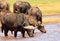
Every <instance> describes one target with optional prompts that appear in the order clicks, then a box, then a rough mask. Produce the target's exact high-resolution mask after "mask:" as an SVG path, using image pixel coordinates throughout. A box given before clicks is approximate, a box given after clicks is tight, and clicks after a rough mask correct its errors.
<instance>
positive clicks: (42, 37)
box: [0, 23, 60, 41]
mask: <svg viewBox="0 0 60 41" xmlns="http://www.w3.org/2000/svg"><path fill="white" fill-rule="evenodd" d="M44 27H45V29H46V31H47V33H42V32H40V31H39V30H38V29H36V30H35V33H34V37H32V38H30V37H29V36H28V35H27V33H26V34H25V38H23V37H22V35H21V33H20V32H18V33H17V34H18V36H17V37H16V38H15V37H14V35H13V34H11V32H10V31H9V32H8V36H7V37H5V36H4V33H2V32H1V30H0V41H60V23H53V24H45V25H44Z"/></svg>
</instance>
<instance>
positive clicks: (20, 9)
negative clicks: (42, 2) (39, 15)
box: [13, 1, 31, 13]
mask: <svg viewBox="0 0 60 41" xmlns="http://www.w3.org/2000/svg"><path fill="white" fill-rule="evenodd" d="M13 8H14V10H13V11H14V13H26V12H27V11H28V9H30V8H31V5H30V3H28V2H25V1H17V2H16V3H15V4H14V6H13Z"/></svg>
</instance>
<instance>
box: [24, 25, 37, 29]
mask: <svg viewBox="0 0 60 41" xmlns="http://www.w3.org/2000/svg"><path fill="white" fill-rule="evenodd" d="M24 28H25V29H36V28H37V27H34V26H25V27H24Z"/></svg>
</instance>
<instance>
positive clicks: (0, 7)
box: [0, 1, 9, 12]
mask: <svg viewBox="0 0 60 41" xmlns="http://www.w3.org/2000/svg"><path fill="white" fill-rule="evenodd" d="M2 10H9V4H8V3H7V2H6V1H1V2H0V12H1V11H2Z"/></svg>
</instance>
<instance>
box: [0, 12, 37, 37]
mask: <svg viewBox="0 0 60 41" xmlns="http://www.w3.org/2000/svg"><path fill="white" fill-rule="evenodd" d="M30 19H31V20H32V18H30ZM34 21H35V20H34ZM1 23H2V27H1V30H2V32H3V30H4V34H5V36H8V34H7V33H8V31H9V30H10V31H14V37H16V36H17V32H18V31H21V33H22V37H24V35H25V31H27V33H28V35H29V36H30V37H33V36H34V35H33V34H34V33H33V31H34V29H35V28H36V27H35V28H34V26H35V25H37V24H35V25H33V23H32V22H29V20H28V19H27V17H26V15H24V14H15V13H7V14H5V15H4V16H2V18H1ZM26 27H28V28H26ZM29 27H30V28H29ZM32 28H33V29H32Z"/></svg>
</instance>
